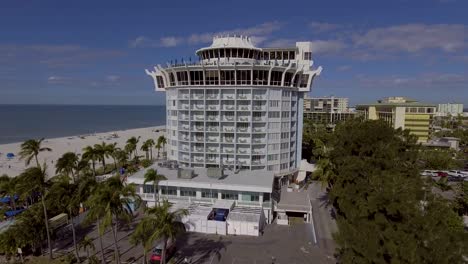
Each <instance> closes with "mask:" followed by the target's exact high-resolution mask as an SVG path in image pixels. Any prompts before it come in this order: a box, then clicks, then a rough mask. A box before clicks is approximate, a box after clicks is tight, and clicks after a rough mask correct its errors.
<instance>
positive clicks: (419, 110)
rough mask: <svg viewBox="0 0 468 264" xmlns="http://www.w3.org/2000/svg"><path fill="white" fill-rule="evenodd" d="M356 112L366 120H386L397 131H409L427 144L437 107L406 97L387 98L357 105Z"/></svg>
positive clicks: (419, 140)
mask: <svg viewBox="0 0 468 264" xmlns="http://www.w3.org/2000/svg"><path fill="white" fill-rule="evenodd" d="M356 110H357V111H358V112H359V114H360V115H362V116H363V117H364V118H365V119H369V120H378V119H379V120H384V121H386V122H387V123H388V124H389V125H390V126H392V127H393V128H395V129H397V128H402V129H408V130H409V131H410V133H411V134H413V135H415V136H416V137H417V138H418V142H427V141H428V140H429V133H430V124H431V121H432V118H433V116H434V114H435V112H436V105H433V104H427V103H421V102H418V101H416V100H412V99H409V98H406V97H387V98H384V99H382V100H379V101H377V102H376V103H373V104H361V105H357V106H356Z"/></svg>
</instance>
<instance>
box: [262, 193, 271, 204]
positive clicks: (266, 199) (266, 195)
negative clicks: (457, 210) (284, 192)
mask: <svg viewBox="0 0 468 264" xmlns="http://www.w3.org/2000/svg"><path fill="white" fill-rule="evenodd" d="M269 201H270V194H269V193H263V202H269Z"/></svg>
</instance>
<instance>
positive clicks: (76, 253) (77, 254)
mask: <svg viewBox="0 0 468 264" xmlns="http://www.w3.org/2000/svg"><path fill="white" fill-rule="evenodd" d="M68 213H69V214H70V221H71V227H72V237H73V247H74V248H75V255H76V259H77V260H78V262H81V261H80V254H79V253H78V246H77V245H76V234H75V224H74V223H73V215H72V211H71V208H68Z"/></svg>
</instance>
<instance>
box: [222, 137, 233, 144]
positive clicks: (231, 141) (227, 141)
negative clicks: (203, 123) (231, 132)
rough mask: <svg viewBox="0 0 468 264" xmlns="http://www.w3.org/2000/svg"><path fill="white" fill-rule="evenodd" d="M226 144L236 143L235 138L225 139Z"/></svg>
mask: <svg viewBox="0 0 468 264" xmlns="http://www.w3.org/2000/svg"><path fill="white" fill-rule="evenodd" d="M223 142H224V143H234V137H223Z"/></svg>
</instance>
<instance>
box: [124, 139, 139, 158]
mask: <svg viewBox="0 0 468 264" xmlns="http://www.w3.org/2000/svg"><path fill="white" fill-rule="evenodd" d="M138 142H140V137H131V138H129V139H128V140H127V145H126V146H125V149H126V150H127V149H128V150H129V152H130V153H132V152H133V153H134V156H135V157H136V156H138V149H137V146H138Z"/></svg>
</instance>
